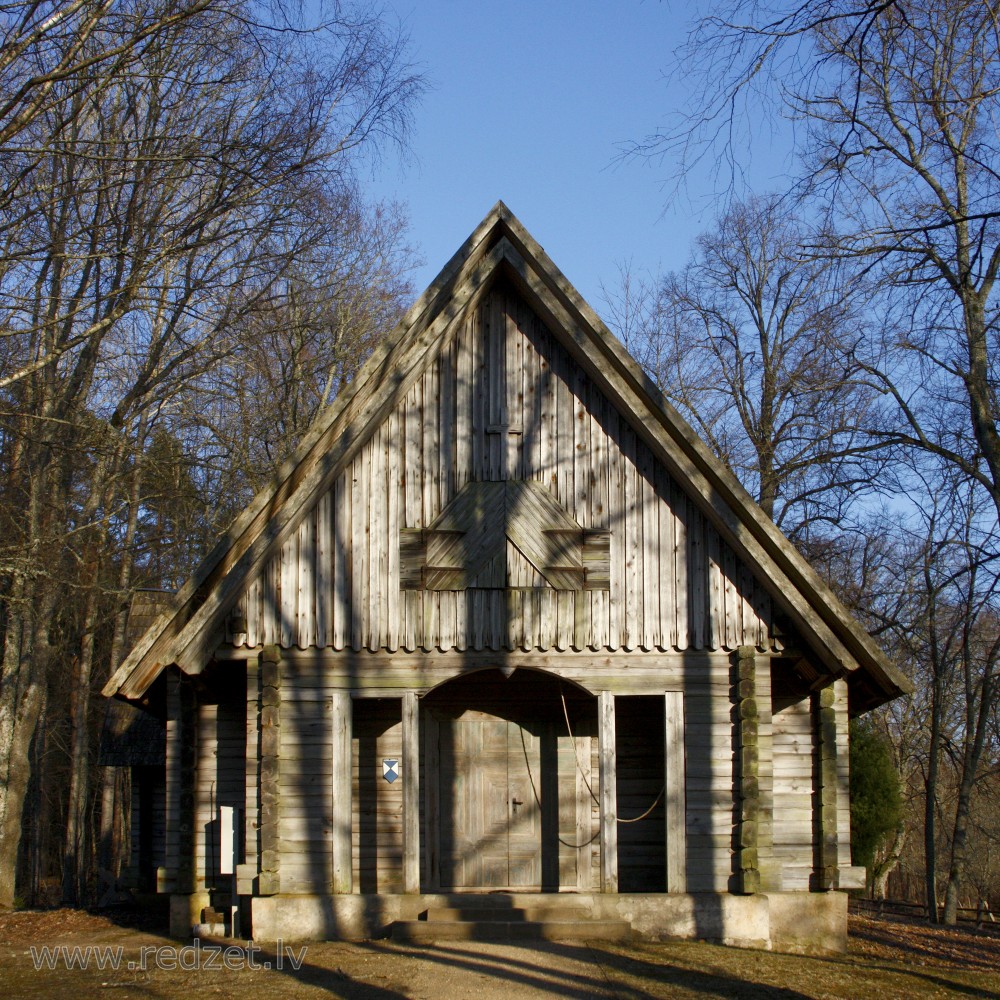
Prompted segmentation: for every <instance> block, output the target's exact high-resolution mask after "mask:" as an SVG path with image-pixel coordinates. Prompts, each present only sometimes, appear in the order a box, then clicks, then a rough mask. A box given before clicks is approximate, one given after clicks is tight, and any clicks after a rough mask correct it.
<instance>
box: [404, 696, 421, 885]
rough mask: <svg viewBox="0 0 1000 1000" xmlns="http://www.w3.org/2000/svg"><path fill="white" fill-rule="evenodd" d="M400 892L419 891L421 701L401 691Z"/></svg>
mask: <svg viewBox="0 0 1000 1000" xmlns="http://www.w3.org/2000/svg"><path fill="white" fill-rule="evenodd" d="M402 712H403V892H414V893H416V892H420V703H419V702H418V701H417V695H416V693H415V692H414V691H407V692H406V693H405V694H404V695H403V706H402Z"/></svg>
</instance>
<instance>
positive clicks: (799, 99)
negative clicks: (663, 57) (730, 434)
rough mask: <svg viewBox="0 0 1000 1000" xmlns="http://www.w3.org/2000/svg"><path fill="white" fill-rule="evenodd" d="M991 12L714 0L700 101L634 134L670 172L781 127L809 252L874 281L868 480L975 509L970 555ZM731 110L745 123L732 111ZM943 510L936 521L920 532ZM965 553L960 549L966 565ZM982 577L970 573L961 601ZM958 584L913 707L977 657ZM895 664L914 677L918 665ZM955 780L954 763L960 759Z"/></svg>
mask: <svg viewBox="0 0 1000 1000" xmlns="http://www.w3.org/2000/svg"><path fill="white" fill-rule="evenodd" d="M998 17H1000V6H998V5H997V4H996V3H993V2H989V0H986V2H984V0H943V2H942V0H935V2H932V0H892V2H861V3H850V2H847V0H810V2H807V3H804V4H798V5H786V4H774V5H771V4H765V3H761V2H756V0H746V2H745V0H736V2H732V3H721V4H718V5H716V7H715V9H714V11H713V12H712V13H711V14H710V16H709V17H707V18H705V19H703V20H702V21H701V22H699V24H698V26H697V27H696V29H695V31H694V33H693V34H692V36H691V38H690V43H691V46H692V47H690V48H689V49H688V55H689V56H690V55H691V54H693V53H695V52H696V53H697V59H698V62H697V64H691V63H688V67H689V68H690V69H691V70H692V71H694V72H701V71H703V72H704V73H705V76H704V77H703V80H704V82H705V86H703V87H702V90H701V100H700V101H698V102H695V105H694V111H693V112H692V113H691V114H689V115H686V116H685V117H684V118H683V119H682V120H681V119H679V120H678V122H677V128H676V129H674V130H673V131H667V132H663V133H659V134H657V135H654V136H650V137H649V138H648V139H647V140H646V141H644V142H641V143H638V144H636V150H637V151H640V152H644V153H647V154H650V155H654V156H656V155H663V154H665V153H667V152H671V153H673V154H679V155H681V156H682V157H687V162H688V163H690V162H692V160H693V159H695V158H697V157H698V156H700V155H703V154H704V153H705V152H706V151H707V150H709V149H711V150H713V151H718V150H719V148H720V144H721V148H722V149H723V150H724V153H725V155H724V156H723V157H722V158H721V159H722V161H723V163H724V164H728V165H729V166H735V165H736V164H737V162H738V160H739V143H740V141H741V140H742V138H744V137H745V136H744V135H743V134H741V133H740V131H739V130H740V123H741V120H744V121H759V118H760V115H759V111H760V108H761V107H762V106H764V105H766V106H767V107H768V108H769V109H770V110H772V111H778V112H780V113H782V114H784V115H786V116H787V119H788V120H789V121H790V122H792V123H793V127H794V130H795V131H794V142H795V152H796V153H797V155H798V157H799V161H800V163H801V165H802V172H801V175H800V181H799V184H798V187H797V191H796V193H797V195H798V196H799V197H800V198H802V199H806V203H807V204H809V205H810V206H812V207H813V211H816V212H819V211H822V212H825V213H826V214H825V218H826V219H827V226H826V228H827V230H828V234H833V235H826V236H824V238H823V239H817V240H816V241H815V243H814V245H813V252H814V253H815V254H816V255H818V256H821V255H829V256H830V257H832V258H836V259H839V260H842V261H853V262H855V263H856V264H857V265H858V266H860V267H862V268H864V269H865V270H866V272H867V274H868V276H869V278H870V280H871V281H872V282H876V283H878V285H879V286H880V288H881V290H882V294H881V297H880V298H879V299H878V300H877V302H876V303H875V304H873V305H872V306H871V307H870V308H869V326H868V332H867V335H866V336H865V338H864V339H863V340H859V342H858V343H857V345H856V350H855V355H854V359H855V361H856V362H857V364H858V366H859V367H860V368H861V369H862V370H863V371H864V373H865V378H866V380H867V383H868V385H869V386H870V388H871V389H872V390H873V391H874V392H877V393H878V394H879V396H880V398H881V405H880V406H879V407H878V410H877V416H876V418H875V419H872V420H870V421H869V425H868V427H867V428H866V429H865V430H866V435H867V436H868V438H869V440H870V442H871V443H872V444H873V445H879V444H881V445H883V446H884V447H885V448H886V449H887V452H886V453H887V454H890V455H892V456H893V457H894V458H899V459H905V461H903V462H901V463H900V464H898V465H896V467H895V469H896V477H895V478H892V477H889V476H888V475H884V476H883V478H882V480H881V482H880V484H879V485H880V486H881V487H883V488H885V489H886V490H888V491H899V490H902V491H905V492H907V493H908V494H909V497H910V502H912V503H914V504H915V505H916V506H917V507H918V508H919V509H921V510H922V511H923V512H924V514H925V516H930V515H931V514H932V513H933V512H934V511H935V510H937V509H938V508H937V504H938V500H937V499H936V498H937V497H939V496H945V495H947V496H949V497H951V498H952V499H954V498H956V497H961V498H962V501H961V504H960V506H959V510H958V512H957V513H958V514H959V515H962V512H964V511H968V510H970V509H971V510H974V511H975V512H976V513H975V522H976V523H975V524H973V525H971V526H970V528H969V531H970V532H971V533H972V534H974V535H976V538H975V544H976V545H978V546H981V547H982V548H983V550H984V553H985V555H984V558H988V559H994V558H995V557H996V553H997V549H996V544H997V542H996V539H997V526H998V524H1000V371H998V369H997V359H998V358H1000V333H998V319H1000V316H998V309H997V301H996V294H995V292H996V281H997V275H998V270H1000V212H998V209H997V204H998V203H1000V136H998V133H997V124H996V123H997V119H998V110H1000V108H998V101H1000V88H998V82H1000V29H998ZM746 108H753V109H754V111H755V112H758V114H754V115H752V116H750V117H748V118H746V119H741V112H742V111H743V110H745V109H746ZM907 470H909V472H907ZM977 492H978V493H979V494H980V495H979V497H976V496H975V494H976V493H977ZM956 502H957V501H956ZM946 513H949V512H946V511H943V510H941V511H938V514H937V515H935V517H936V518H937V520H936V523H937V524H938V525H942V524H944V523H945V522H946V520H947V518H946V517H945V516H944V515H945V514H946ZM949 516H950V514H949ZM959 520H960V521H961V516H960V517H959ZM949 523H950V522H949ZM939 542H940V540H938V542H936V543H935V544H933V545H932V546H931V548H930V549H928V550H927V552H928V553H929V556H928V558H930V559H931V562H930V563H928V564H927V573H926V574H925V577H926V578H925V579H924V585H925V586H924V589H925V590H927V589H928V588H930V587H931V584H932V583H933V584H934V585H935V586H937V585H938V584H939V583H940V581H943V580H952V583H951V586H952V587H958V582H957V581H959V580H965V581H966V584H968V586H972V584H971V580H972V574H971V570H968V569H967V570H966V571H964V572H965V575H964V576H961V575H959V576H955V573H956V572H957V571H956V566H955V559H957V558H958V556H957V555H956V551H957V550H956V548H955V544H957V543H955V544H953V543H949V544H947V545H944V544H939ZM970 544H971V543H970ZM938 561H940V565H939V564H938ZM973 564H976V565H979V563H978V562H977V561H976V560H972V559H971V557H969V559H967V560H966V563H965V565H967V566H971V565H973ZM963 586H965V584H963ZM990 588H991V584H988V583H987V582H985V577H984V576H983V573H982V571H980V572H979V575H977V576H976V578H975V587H974V591H975V593H976V594H979V595H983V594H988V593H990V592H991V589H990ZM966 591H968V587H966ZM966 591H962V592H956V591H955V590H952V591H950V592H946V591H940V592H936V594H937V596H936V597H935V598H934V599H933V601H932V603H931V605H928V609H929V610H928V613H929V614H930V613H931V611H933V615H936V616H938V618H939V624H940V626H941V627H940V628H931V629H930V631H929V632H926V633H924V634H926V636H927V642H926V643H925V644H924V646H923V648H922V651H921V655H922V656H924V657H926V661H925V662H924V664H923V666H924V667H926V670H927V671H928V674H927V676H928V681H929V683H931V684H932V690H931V703H932V705H933V704H938V703H939V702H941V700H942V699H943V693H942V692H941V691H939V690H937V689H936V688H934V687H933V685H934V684H936V683H937V681H936V680H935V678H936V677H937V676H938V674H939V670H938V666H940V665H941V664H943V663H944V662H946V660H947V657H945V659H942V656H944V654H945V652H948V653H949V654H953V657H954V670H955V674H954V676H956V677H963V676H966V674H965V670H966V667H968V669H969V670H972V669H973V667H974V666H975V665H976V664H979V667H978V668H977V669H987V668H986V667H984V666H983V664H988V663H990V662H991V660H990V656H991V654H990V651H989V649H987V648H984V647H982V642H981V637H982V633H981V631H980V627H979V626H976V627H973V625H972V624H970V623H971V622H974V621H986V620H987V619H985V618H982V615H983V614H985V613H986V612H985V611H980V612H977V613H976V615H973V613H972V609H973V608H974V607H975V606H976V604H975V601H974V600H973V599H972V597H970V596H969V593H971V592H966ZM928 600H930V598H928ZM960 611H961V613H959V612H960ZM977 615H979V617H977ZM956 616H957V617H956ZM970 616H971V617H970ZM987 618H988V616H987ZM963 623H964V624H963ZM987 628H988V627H987ZM955 629H957V630H958V631H957V632H955V631H954V630H955ZM949 630H952V631H949ZM970 630H971V631H970ZM932 636H934V637H936V638H933V641H932ZM956 637H957V638H956ZM959 639H961V641H958V640H959ZM945 647H947V649H946V648H945ZM974 650H977V651H976V652H975V653H974V652H973V651H974ZM963 658H969V660H968V663H967V664H966V663H965V662H964V660H963ZM913 662H914V669H917V667H918V666H919V665H920V663H921V661H920V660H919V659H917V658H914V660H913ZM947 662H952V661H951V660H947ZM935 664H938V666H935ZM990 669H991V668H990ZM956 683H957V682H956ZM990 683H992V682H989V681H987V691H989V690H990V687H989V685H990ZM978 691H979V688H978V687H976V685H972V686H971V687H968V686H965V685H962V684H959V685H958V686H957V688H956V691H955V692H951V691H949V694H951V693H955V694H956V698H957V700H956V701H955V702H954V703H953V704H954V705H955V706H957V708H956V709H955V710H956V711H958V712H959V715H960V717H961V718H962V719H963V720H964V721H963V723H962V724H963V725H964V726H966V727H967V728H968V732H969V733H970V734H972V733H973V732H974V731H975V730H974V728H973V722H974V721H975V719H978V713H979V711H980V707H979V706H981V704H982V702H981V701H980V700H978V699H979V698H980V697H981V695H980V694H978V693H977V692H978ZM970 712H971V713H972V715H971V716H970V715H969V714H968V713H970ZM974 717H975V718H974ZM930 724H931V727H930V728H931V733H932V735H931V744H932V745H931V747H930V750H929V752H928V768H929V771H930V772H931V777H930V781H929V789H930V790H931V791H929V792H928V794H929V795H930V801H929V804H928V811H927V813H926V822H927V825H928V826H929V827H930V831H929V832H928V833H927V834H926V837H927V850H926V854H927V864H928V866H929V868H928V875H927V893H928V896H929V897H930V895H931V894H932V892H933V889H932V883H934V882H935V881H936V879H935V875H934V872H933V865H934V856H935V855H934V850H933V844H932V841H935V842H936V838H935V837H934V832H933V828H934V815H935V813H934V810H933V806H934V803H933V792H932V790H933V788H934V787H936V785H935V782H936V781H937V775H936V773H935V772H934V768H937V767H938V764H937V763H935V762H936V761H938V760H939V758H938V751H939V749H940V747H938V744H937V743H936V742H935V741H936V740H937V737H936V736H934V735H933V733H935V732H937V731H938V730H937V729H935V723H934V720H933V713H932V718H931V720H930ZM938 725H939V726H940V725H943V722H941V720H940V719H939V720H938ZM977 725H978V722H977ZM942 738H943V737H942ZM969 739H973V737H972V736H971V735H970V736H969ZM961 745H962V746H964V745H965V744H964V743H962V744H961ZM976 752H977V753H978V751H976ZM970 753H971V751H970ZM964 754H965V750H963V751H962V755H964ZM960 756H961V755H960ZM956 759H959V758H956ZM962 759H967V758H965V757H964V756H962ZM960 771H961V774H962V775H965V774H966V765H965V764H963V765H962V766H961V768H960ZM964 780H965V779H964V778H960V779H959V780H958V786H959V787H960V788H961V786H962V784H963V781H964ZM970 780H974V779H970ZM967 803H968V796H966V795H962V794H959V795H958V798H957V808H958V810H959V822H958V825H957V826H955V828H954V836H953V838H952V858H951V862H950V864H949V867H950V872H949V877H948V890H947V896H946V910H945V919H946V920H948V921H953V919H954V909H955V903H956V899H957V892H958V884H959V880H960V878H961V873H962V868H963V865H964V864H965V860H964V859H965V858H967V855H968V848H967V844H966V839H967V832H966V831H967V816H966V817H965V819H962V814H963V813H964V811H965V810H966V806H967ZM963 823H965V824H966V827H964V828H963V826H962V824H963ZM930 901H931V900H929V902H930Z"/></svg>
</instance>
